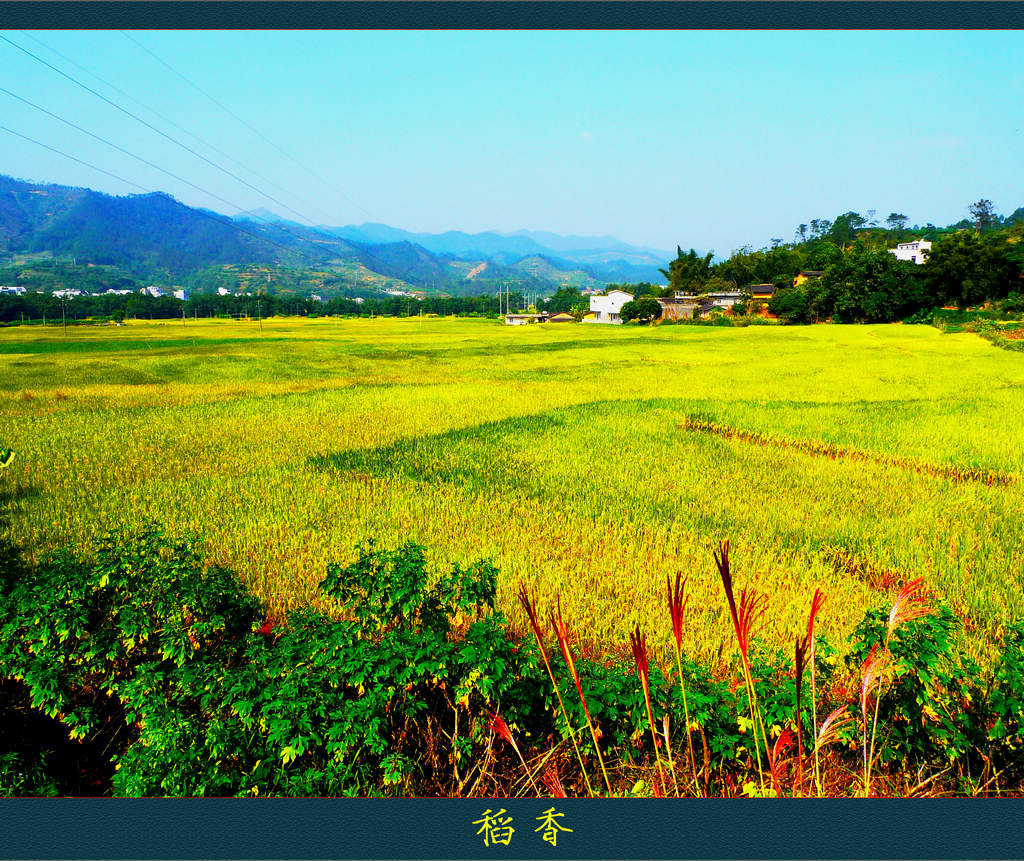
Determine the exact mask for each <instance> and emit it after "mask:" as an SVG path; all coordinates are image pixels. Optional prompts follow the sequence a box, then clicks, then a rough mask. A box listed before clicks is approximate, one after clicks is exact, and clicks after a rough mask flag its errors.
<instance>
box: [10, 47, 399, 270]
mask: <svg viewBox="0 0 1024 861" xmlns="http://www.w3.org/2000/svg"><path fill="white" fill-rule="evenodd" d="M0 38H2V37H0ZM0 91H2V92H4V93H7V94H8V95H14V94H13V93H11V92H10V91H9V90H6V89H3V88H2V87H0ZM14 97H15V98H17V99H19V100H20V101H23V102H25V103H26V104H29V105H32V107H36V108H38V107H39V106H38V105H35V104H33V103H32V102H29V101H28V100H27V99H22V98H21V97H20V96H14ZM39 110H41V111H43V112H44V113H46V114H49V115H50V116H52V117H54V118H55V119H58V120H60V121H61V122H64V123H67V124H68V125H71V126H73V127H74V128H76V129H78V130H79V131H81V132H84V133H85V134H87V135H89V136H90V137H94V138H96V139H97V140H100V141H103V143H106V144H108V145H110V146H112V147H114V148H115V149H117V150H119V151H121V152H124V153H125V154H126V155H130V156H131V157H132V158H136V159H139V160H140V161H142V162H144V163H145V164H149V165H151V166H152V167H155V168H156V169H157V170H161V171H163V172H164V173H168V175H170V176H175V175H174V174H171V173H170V172H169V171H164V170H163V168H161V167H159V166H158V165H154V164H152V162H149V161H147V160H146V159H144V158H142V157H141V156H137V155H135V154H134V153H132V152H129V151H128V150H125V149H124V148H122V147H120V146H118V145H117V144H114V143H111V142H110V141H107V140H105V139H103V138H101V137H99V135H95V134H93V133H92V132H90V131H88V130H86V129H83V128H81V127H80V126H77V125H75V124H74V123H72V122H71V121H70V120H65V119H63V118H62V117H59V116H57V115H56V114H53V113H51V112H50V111H47V110H46V109H45V108H39ZM0 131H5V132H7V133H8V134H12V135H14V136H16V137H19V138H21V139H22V140H26V141H29V142H30V143H34V144H36V145H37V146H40V147H42V148H43V149H47V150H49V151H50V152H53V153H56V154H57V155H60V156H63V157H64V158H67V159H70V160H71V161H74V162H77V163H78V164H81V165H84V166H85V167H88V168H91V169H92V170H95V171H98V172H99V173H102V174H104V175H105V176H109V177H111V178H112V179H116V180H117V181H118V182H123V183H124V184H125V185H130V186H131V187H132V188H137V189H139V190H140V191H141V192H143V193H144V194H153V193H154V191H153V190H152V189H149V188H146V187H145V186H142V185H139V184H138V183H137V182H133V181H132V180H130V179H125V178H124V177H123V176H118V175H117V174H115V173H111V172H110V171H108V170H105V169H104V168H102V167H98V166H97V165H94V164H92V163H91V162H87V161H85V160H83V159H80V158H78V157H77V156H73V155H70V154H69V153H66V152H64V151H63V150H59V149H57V148H56V147H52V146H50V145H49V144H45V143H43V142H42V141H39V140H36V139H35V138H32V137H29V136H28V135H25V134H22V133H21V132H17V131H15V130H14V129H11V128H8V127H7V126H3V125H0ZM175 178H176V179H178V178H179V177H177V176H175ZM182 181H183V182H186V183H188V184H189V185H192V186H193V187H194V188H197V189H198V190H199V191H202V192H203V193H204V194H209V195H211V196H213V197H216V196H217V195H214V194H213V193H212V192H209V191H207V190H206V189H204V188H202V187H200V186H196V185H194V183H191V182H188V180H184V179H182ZM221 199H222V198H221ZM175 202H178V201H175ZM225 202H227V203H228V204H229V205H230V206H235V205H236V204H233V203H230V201H225ZM179 205H181V206H185V205H184V204H180V203H179ZM186 208H187V209H189V210H191V211H193V212H196V213H198V214H199V215H201V216H203V217H204V218H207V219H209V220H211V221H215V222H216V223H217V224H220V225H226V226H228V227H230V228H232V229H233V230H236V231H238V232H239V233H243V234H245V235H246V236H250V237H252V238H253V239H255V240H257V241H258V242H266V243H268V244H269V245H273V246H275V247H277V248H280V249H281V250H283V251H286V252H289V253H294V254H299V255H301V256H304V257H306V258H307V259H308V260H309V261H311V262H312V263H314V264H319V265H325V264H327V263H329V262H330V260H329V258H328V257H327V256H324V257H321V258H319V259H318V258H316V257H315V256H314V255H313V254H311V253H310V252H309V251H307V250H305V249H303V248H301V247H297V246H292V247H289V246H287V245H284V244H282V243H280V242H278V241H276V240H274V239H271V238H269V237H266V236H260V235H258V234H256V233H252V232H251V231H249V230H245V229H244V228H243V227H241V226H240V225H239V224H238V223H237V222H235V221H234V220H233V219H231V218H229V217H227V216H225V215H218V214H217V213H211V212H207V211H206V210H203V209H199V208H196V207H186ZM268 226H271V225H269V224H268ZM273 226H276V227H277V228H278V229H279V230H284V232H285V233H289V235H291V236H294V237H295V238H296V239H297V240H299V241H308V240H304V239H303V238H302V237H299V236H295V234H292V233H291V232H290V231H288V230H285V228H284V227H283V226H282V225H280V224H278V225H273ZM362 253H363V254H365V255H366V256H367V257H369V258H370V259H371V260H375V261H376V262H377V263H379V264H380V265H381V266H384V267H386V268H391V267H390V264H388V263H386V262H385V261H383V260H381V259H380V258H379V257H377V256H376V255H375V254H373V253H372V252H371V251H369V250H368V249H367V248H365V247H363V248H362ZM410 270H411V267H409V268H407V269H406V270H405V271H404V272H402V274H401V275H400V276H398V277H399V280H401V281H404V280H405V276H407V275H408V273H409V271H410ZM371 271H372V270H371ZM377 274H379V275H382V276H384V277H385V278H387V277H389V276H387V275H386V274H385V273H384V272H379V273H377ZM390 277H395V276H390ZM407 283H408V282H407Z"/></svg>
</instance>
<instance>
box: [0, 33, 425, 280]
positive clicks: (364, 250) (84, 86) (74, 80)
mask: <svg viewBox="0 0 1024 861" xmlns="http://www.w3.org/2000/svg"><path fill="white" fill-rule="evenodd" d="M125 35H127V34H125ZM129 38H130V37H129ZM0 40H2V41H4V42H6V43H7V44H8V45H11V46H12V47H14V48H17V49H18V50H19V51H21V52H23V53H24V54H27V55H28V56H30V57H32V58H33V59H34V60H36V61H37V62H39V63H41V64H42V65H44V66H46V67H47V68H48V69H50V70H52V71H54V72H56V73H57V74H58V75H60V76H61V77H63V78H66V79H67V80H69V81H71V82H72V83H74V84H76V85H77V86H79V87H81V88H82V89H84V90H86V91H87V92H89V93H91V94H92V95H94V96H96V98H98V99H100V100H101V101H103V102H105V103H106V104H108V105H110V106H111V107H113V108H115V109H116V110H118V111H120V112H121V113H123V114H125V115H126V116H129V117H131V118H132V119H134V120H135V121H136V122H139V123H141V124H142V125H144V126H146V128H148V129H150V130H152V131H154V132H156V133H157V134H158V135H160V136H161V137H163V138H166V139H167V140H169V141H171V142H172V143H174V144H176V145H177V146H179V147H181V148H182V149H184V150H185V151H186V152H189V153H191V154H192V155H194V156H195V157H196V158H198V159H200V160H201V161H204V162H206V163H207V164H209V165H211V166H212V167H214V168H216V169H217V170H219V171H221V172H222V173H225V174H227V175H228V176H230V177H231V178H232V179H235V180H236V181H237V182H240V183H242V184H243V185H245V186H247V187H248V188H251V189H252V190H253V191H255V192H257V193H258V194H260V195H262V196H263V197H265V198H267V199H268V200H271V201H273V202H274V203H277V204H278V205H280V206H283V207H284V208H285V209H287V210H288V211H289V212H293V213H294V214H296V215H298V216H299V217H300V218H303V219H305V220H306V221H309V222H310V223H311V224H312V223H313V219H311V218H309V217H307V216H305V215H303V214H302V213H300V212H298V211H297V210H295V209H293V208H292V207H290V206H288V205H287V204H286V203H284V202H283V201H279V200H277V198H275V197H273V196H271V195H269V194H267V193H266V192H264V191H261V190H260V189H258V188H257V187H256V186H254V185H252V183H249V182H246V180H244V179H242V178H241V177H239V176H237V175H236V174H234V173H232V172H231V171H229V170H227V169H226V168H224V167H222V166H220V165H218V164H217V163H216V162H213V161H211V160H210V159H208V158H206V157H205V156H204V155H202V154H201V153H198V152H196V151H195V150H194V149H192V148H191V147H189V146H187V145H186V144H183V143H182V142H181V141H179V140H177V139H176V138H174V137H172V136H171V135H168V134H167V133H166V132H163V131H161V130H160V129H158V128H157V127H156V126H154V125H152V124H151V123H149V122H147V121H146V120H144V119H142V118H141V117H139V116H137V115H136V114H134V113H132V112H131V111H129V110H127V109H126V108H124V107H122V106H121V105H118V104H117V103H116V102H114V101H112V100H111V99H108V98H107V97H106V96H104V95H103V94H101V93H99V92H97V91H96V90H94V89H93V88H92V87H89V86H88V85H87V84H84V83H82V82H81V81H79V80H78V79H77V78H75V77H74V76H72V75H69V74H68V73H67V72H64V71H62V70H61V69H58V68H57V67H56V66H54V65H53V64H51V63H48V62H47V61H46V60H44V59H43V58H42V57H39V56H38V55H37V54H34V53H33V52H32V51H29V50H28V49H27V48H25V47H23V46H21V45H19V44H17V43H16V42H12V41H11V40H10V39H8V38H7V37H6V36H3V35H0ZM36 41H38V40H36ZM132 41H135V40H134V39H133V40H132ZM40 44H42V43H40ZM136 44H138V43H136ZM140 47H142V46H141V45H140ZM143 50H146V49H145V48H144V49H143ZM149 53H152V52H149ZM153 56H154V57H155V55H153ZM157 59H159V58H157ZM160 62H163V61H162V60H161V61H160ZM165 65H167V64H166V63H165ZM168 68H170V66H168ZM172 71H173V69H172ZM177 74H180V73H177ZM181 77H183V78H184V76H183V75H182V76H181ZM185 80H186V81H187V80H188V79H187V78H186V79H185ZM189 83H191V81H189ZM193 86H195V87H196V88H197V89H199V90H200V92H203V94H204V95H207V97H208V98H210V99H211V100H212V101H214V102H215V103H216V104H218V105H219V104H220V103H219V102H217V101H216V99H213V97H212V96H209V95H208V94H206V93H205V92H204V91H202V90H201V88H199V87H198V85H195V84H193ZM4 92H6V93H8V95H12V96H13V95H14V94H13V93H10V91H7V90H4ZM14 98H17V99H20V100H21V101H24V102H25V103H26V104H30V105H31V106H32V107H36V108H38V109H39V110H43V111H44V112H45V113H47V114H49V115H50V116H53V117H55V118H56V119H58V120H60V121H61V122H65V123H67V124H68V125H72V126H74V127H75V128H77V129H78V130H79V131H82V132H83V133H85V134H88V135H90V136H92V137H94V138H96V139H97V140H101V141H102V142H103V143H106V144H108V145H110V146H113V147H114V148H116V149H118V150H120V151H121V152H124V153H126V154H128V155H131V156H132V157H133V158H136V159H138V160H140V161H143V162H144V163H146V164H148V165H150V166H151V167H154V168H156V169H157V170H160V171H161V172H163V173H166V174H168V175H169V176H172V177H174V178H175V179H178V180H179V181H182V182H185V183H186V184H188V185H190V186H192V187H193V188H197V189H199V190H200V191H202V192H203V193H204V194H208V195H210V196H211V197H214V198H216V199H218V200H221V201H223V202H225V203H228V205H229V206H232V207H235V208H238V209H241V207H238V206H237V204H234V203H231V202H230V201H226V200H225V199H224V198H222V197H220V196H219V195H216V194H214V193H212V192H209V191H206V189H203V188H201V187H200V186H197V185H195V184H194V183H192V182H189V181H188V180H184V179H182V178H181V177H178V176H176V175H175V174H172V173H171V172H170V171H167V170H165V169H163V168H160V167H159V166H157V165H154V164H153V163H152V162H149V161H147V160H146V159H143V158H142V157H141V156H137V155H135V154H134V153H131V152H129V151H127V150H124V149H123V148H122V147H120V146H118V145H116V144H113V143H111V142H110V141H107V140H105V139H103V138H100V137H99V136H98V135H95V134H93V133H92V132H88V131H86V130H85V129H82V128H81V127H79V126H76V125H75V124H74V123H71V121H69V120H64V119H63V118H61V117H58V116H57V115H55V114H52V113H50V112H49V111H46V110H45V109H43V108H39V106H37V105H34V104H32V103H31V102H28V100H26V99H22V98H21V97H20V96H14ZM221 107H224V106H223V105H221ZM224 110H226V111H228V113H229V114H231V115H232V116H234V114H233V113H232V112H231V111H230V110H228V109H227V108H224ZM235 118H236V119H239V118H238V117H235ZM239 121H240V122H242V123H243V124H244V125H248V124H246V123H244V121H242V120H239ZM0 128H2V129H3V130H4V131H7V132H9V133H11V134H14V135H16V136H18V137H21V138H23V139H25V140H29V141H31V142H32V143H35V144H38V145H39V146H42V147H44V148H46V149H49V150H51V151H52V152H55V153H57V154H59V155H62V156H64V157H66V158H69V159H71V160H72V161H76V162H78V163H79V164H83V165H85V166H86V167H90V168H92V169H94V170H97V171H99V172H100V173H103V174H105V175H107V176H110V177H113V178H114V179H117V180H118V181H120V182H124V183H126V184H128V185H131V186H133V187H134V188H139V189H142V190H143V191H144V192H147V193H152V192H151V191H149V190H147V189H145V188H143V186H141V185H139V184H138V183H134V182H131V181H130V180H125V179H123V178H122V177H119V176H117V175H116V174H112V173H110V172H109V171H106V170H104V169H103V168H99V167H97V166H96V165H92V164H90V163H88V162H85V161H82V160H81V159H78V158H76V157H74V156H71V155H68V154H67V153H64V152H62V151H60V150H57V149H54V148H53V147H50V146H48V145H47V144H44V143H42V142H40V141H36V140H34V139H33V138H29V137H27V136H26V135H22V134H20V133H19V132H15V131H13V130H12V129H8V128H6V127H2V126H0ZM250 128H251V127H250ZM253 131H255V130H253ZM256 133H257V134H259V132H256ZM268 143H271V145H272V146H275V148H276V149H278V150H279V151H280V152H282V153H283V154H284V155H285V156H287V157H288V158H290V159H292V160H293V161H296V162H297V163H299V164H302V163H301V162H298V161H297V160H296V159H294V158H293V157H292V156H290V155H288V153H286V152H284V150H281V149H280V147H277V146H276V145H275V144H273V142H272V141H269V140H268ZM304 166H305V165H304ZM307 169H308V167H307ZM310 172H311V173H313V175H314V176H316V174H315V173H314V172H313V171H310ZM318 178H319V177H318ZM321 181H322V182H325V184H326V181H325V180H322V179H321ZM339 194H340V192H339ZM342 196H344V195H342ZM352 202H353V203H354V201H352ZM196 211H197V212H200V213H202V214H203V215H207V213H205V212H203V210H201V209H197V210H196ZM364 211H365V210H364ZM225 219H226V221H224V222H221V221H220V220H219V219H216V220H217V221H218V223H228V224H230V225H231V226H232V227H234V228H235V229H237V230H239V232H241V233H245V234H246V235H248V236H252V237H253V238H256V239H259V240H261V241H265V242H269V243H270V244H272V245H275V246H277V247H279V248H282V249H284V250H286V251H293V252H298V253H300V254H305V256H307V257H308V258H309V259H311V260H312V259H314V258H313V257H312V255H310V254H309V253H308V252H304V251H303V250H301V249H298V248H288V247H287V246H285V245H282V244H281V243H278V242H275V241H274V240H271V239H266V238H265V237H259V236H257V235H256V234H253V233H250V232H249V231H247V230H243V229H242V228H240V227H238V225H237V224H236V223H235V222H234V221H232V220H231V219H227V218H226V216H225ZM276 226H277V227H278V229H281V230H284V232H286V233H290V231H288V230H286V229H285V228H284V226H283V225H281V224H278V225H276ZM292 235H294V234H292ZM333 238H340V237H333ZM296 239H300V237H296ZM346 241H347V240H346ZM360 245H361V251H362V253H363V254H364V255H365V256H367V257H369V258H370V259H371V260H375V261H376V262H377V263H379V264H380V265H382V266H384V267H385V268H388V269H390V268H391V264H388V263H386V262H385V261H383V260H381V259H380V258H379V257H377V256H376V255H375V254H373V253H372V252H371V251H369V249H367V248H366V247H365V245H363V244H362V243H360ZM315 262H317V263H321V264H322V263H325V262H327V261H326V259H321V260H316V261H315ZM413 265H415V264H413ZM412 268H413V267H412V266H409V267H407V268H406V269H405V271H404V272H402V274H401V275H400V276H399V280H402V281H404V280H405V277H406V276H407V275H408V273H409V272H410V271H411V270H412ZM378 274H380V275H384V277H388V276H387V275H385V273H383V272H380V273H378ZM391 277H394V276H391Z"/></svg>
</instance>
